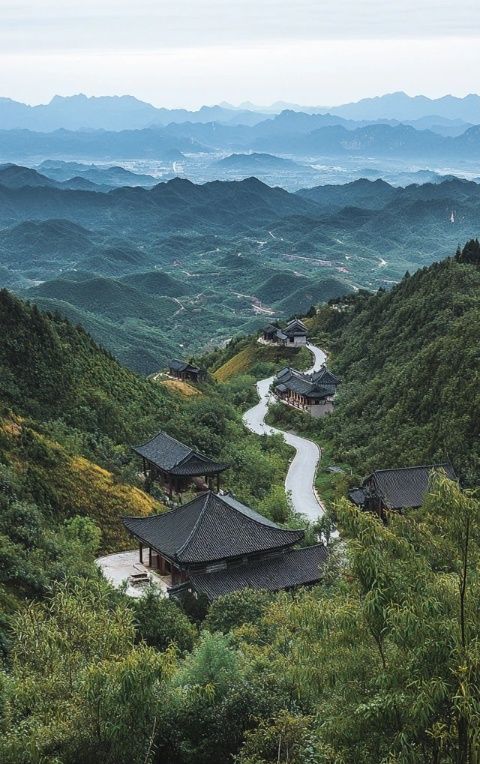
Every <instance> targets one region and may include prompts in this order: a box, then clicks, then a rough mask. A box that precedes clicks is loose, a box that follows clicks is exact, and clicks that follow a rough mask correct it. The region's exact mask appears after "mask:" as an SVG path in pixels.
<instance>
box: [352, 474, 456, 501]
mask: <svg viewBox="0 0 480 764" xmlns="http://www.w3.org/2000/svg"><path fill="white" fill-rule="evenodd" d="M439 469H442V470H444V471H445V473H446V474H447V477H449V478H450V479H451V480H456V475H455V472H454V470H453V467H452V466H451V464H448V463H444V464H430V465H426V466H425V465H422V466H420V467H401V468H397V469H389V470H375V472H373V473H372V475H371V480H373V483H374V485H375V489H376V493H377V495H378V496H379V497H380V498H381V499H382V501H383V503H384V504H385V506H386V507H388V508H389V509H403V508H405V507H420V506H421V504H422V502H423V497H424V496H425V494H426V493H427V492H428V487H429V483H430V478H431V475H432V472H433V471H434V470H439ZM368 481H369V478H367V479H366V480H365V481H364V486H365V483H367V482H368Z"/></svg>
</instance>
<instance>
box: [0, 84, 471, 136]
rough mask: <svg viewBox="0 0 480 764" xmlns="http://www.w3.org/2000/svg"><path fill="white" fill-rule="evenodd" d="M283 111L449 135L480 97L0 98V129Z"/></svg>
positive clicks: (233, 120)
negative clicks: (190, 101) (300, 100)
mask: <svg viewBox="0 0 480 764" xmlns="http://www.w3.org/2000/svg"><path fill="white" fill-rule="evenodd" d="M282 111H294V112H303V113H304V115H306V116H308V115H328V116H329V117H330V119H331V123H332V124H338V122H336V121H335V118H337V120H338V119H339V118H341V119H342V120H345V121H356V122H359V121H360V122H374V121H377V120H381V121H385V120H387V121H388V120H394V121H398V122H403V123H404V124H410V123H411V124H412V125H413V126H414V127H416V128H418V129H422V127H426V128H428V129H432V127H435V128H436V129H437V130H439V131H441V130H444V131H445V130H446V131H449V130H450V131H451V130H455V129H457V130H458V129H461V128H462V127H463V126H466V127H469V126H471V125H472V124H479V123H480V96H478V95H474V94H472V95H468V96H465V97H464V98H457V97H455V96H450V95H447V96H444V97H443V98H437V99H431V98H427V97H426V96H414V97H411V96H408V95H406V93H402V92H399V93H389V94H386V95H382V96H378V97H376V98H364V99H362V100H360V101H357V102H355V103H348V104H343V105H341V106H331V107H325V106H317V107H315V106H308V107H307V106H301V105H298V104H286V103H277V104H274V105H273V106H269V107H262V106H255V105H254V104H250V103H246V104H242V105H241V106H240V107H236V106H232V105H231V104H228V103H222V104H219V105H215V106H202V107H201V108H200V109H198V110H196V111H191V110H188V109H167V108H157V107H155V106H152V104H149V103H146V102H144V101H140V100H138V99H137V98H134V97H133V96H129V95H125V96H101V97H87V96H85V95H82V94H79V95H73V96H67V97H64V96H58V95H57V96H55V97H54V98H52V100H51V101H50V103H48V104H41V105H38V106H29V105H27V104H24V103H20V102H18V101H14V100H12V99H10V98H0V124H1V125H2V128H3V129H4V130H12V129H27V130H32V131H37V132H50V131H54V130H58V129H66V130H100V129H101V130H109V131H118V130H139V129H142V128H147V127H155V126H162V125H163V126H164V125H168V124H170V123H177V124H181V123H185V122H190V123H200V124H201V123H205V124H206V123H210V122H216V123H219V124H228V125H250V126H252V125H255V124H257V123H259V122H262V121H264V120H265V119H266V118H268V117H269V116H272V115H275V114H279V113H280V112H282ZM356 126H357V127H359V126H362V125H358V124H357V125H356Z"/></svg>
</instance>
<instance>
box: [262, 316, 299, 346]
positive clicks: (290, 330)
mask: <svg viewBox="0 0 480 764" xmlns="http://www.w3.org/2000/svg"><path fill="white" fill-rule="evenodd" d="M307 335H308V330H307V327H306V326H305V324H304V323H303V321H300V319H299V318H294V319H293V320H292V321H290V322H289V323H288V324H287V325H286V327H285V328H284V329H281V328H280V327H279V326H276V325H275V324H267V326H265V327H264V328H263V339H264V341H265V342H273V343H278V344H281V345H290V346H293V347H295V346H296V345H305V344H306V342H307Z"/></svg>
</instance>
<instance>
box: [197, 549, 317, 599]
mask: <svg viewBox="0 0 480 764" xmlns="http://www.w3.org/2000/svg"><path fill="white" fill-rule="evenodd" d="M327 556H328V550H327V549H326V547H325V546H323V544H317V545H315V546H310V547H305V548H304V549H293V550H289V551H287V552H285V553H284V554H280V555H276V556H275V557H270V558H266V559H263V560H253V561H249V562H246V563H243V564H239V565H231V566H229V567H228V568H226V569H224V570H218V571H214V572H212V573H191V574H190V581H191V583H192V585H193V587H194V589H195V590H196V591H197V592H198V593H199V594H205V595H206V596H207V597H208V599H209V600H214V599H216V598H217V597H220V596H221V595H223V594H230V592H234V591H238V590H239V589H246V588H250V589H266V590H268V591H272V592H275V591H279V590H280V589H290V588H292V587H295V586H302V585H306V584H314V583H317V582H318V581H320V579H321V578H322V575H323V567H324V565H325V562H326V560H327Z"/></svg>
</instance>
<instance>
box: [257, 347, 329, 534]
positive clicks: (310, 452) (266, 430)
mask: <svg viewBox="0 0 480 764" xmlns="http://www.w3.org/2000/svg"><path fill="white" fill-rule="evenodd" d="M307 347H308V349H309V350H310V352H311V353H312V354H313V356H314V364H313V366H312V367H311V368H310V369H309V372H312V371H318V369H320V368H321V366H322V365H323V364H324V363H325V361H326V355H325V353H324V352H323V350H320V348H317V347H316V346H315V345H310V344H308V345H307ZM274 379H275V377H268V379H261V380H260V382H258V383H257V392H258V396H259V398H260V401H259V402H258V403H257V405H256V406H254V407H253V408H251V409H249V410H248V411H247V412H246V413H245V414H244V415H243V423H244V425H245V426H246V427H247V428H248V429H249V430H251V432H254V433H256V434H257V435H275V434H279V435H283V437H284V438H285V441H286V442H287V443H288V444H289V445H290V446H293V448H295V450H296V454H295V456H294V458H293V460H292V462H291V464H290V467H289V470H288V473H287V477H286V479H285V490H286V491H287V493H289V494H290V497H291V501H292V505H293V509H294V510H295V512H298V513H300V514H302V515H305V516H306V517H308V519H309V520H318V518H319V517H320V516H321V515H323V513H324V511H325V508H324V506H323V504H322V503H321V501H320V500H319V499H318V497H317V495H316V493H315V488H314V486H315V474H316V471H317V465H318V462H319V460H320V449H319V447H318V446H317V444H316V443H313V442H312V441H311V440H306V438H301V437H300V436H299V435H294V434H293V433H290V432H284V431H283V430H277V428H276V427H271V426H270V425H268V424H266V423H265V417H266V415H267V412H268V404H269V403H270V402H271V401H272V400H274V397H273V395H272V394H271V392H270V387H271V385H272V382H273V380H274Z"/></svg>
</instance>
